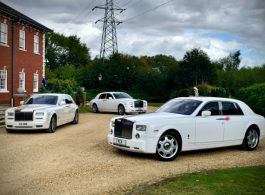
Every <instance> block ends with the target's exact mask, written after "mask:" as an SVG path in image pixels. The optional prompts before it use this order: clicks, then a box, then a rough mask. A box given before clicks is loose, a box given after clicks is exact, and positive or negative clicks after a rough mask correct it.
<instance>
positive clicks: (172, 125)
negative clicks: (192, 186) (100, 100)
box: [108, 97, 265, 161]
mask: <svg viewBox="0 0 265 195" xmlns="http://www.w3.org/2000/svg"><path fill="white" fill-rule="evenodd" d="M109 129H110V131H109V135H108V143H109V144H110V145H112V146H114V147H116V148H118V149H122V150H128V151H132V152H141V153H151V154H152V153H153V154H155V156H156V158H157V159H159V160H164V161H169V160H173V159H175V158H176V157H177V156H178V154H179V153H180V152H181V151H189V150H199V149H207V148H218V147H225V146H235V145H241V147H242V148H243V149H244V150H248V151H251V150H255V149H256V148H257V146H258V144H259V140H260V139H262V138H264V137H265V119H264V117H263V116H260V115H257V114H255V113H254V112H253V111H252V110H251V109H250V108H249V107H248V106H247V105H246V104H245V103H244V102H242V101H239V100H235V99H228V98H214V97H189V98H184V97H183V98H175V99H172V100H170V101H168V102H167V103H165V104H164V105H162V106H161V107H160V108H158V109H157V110H156V111H155V112H154V113H148V114H143V115H135V116H122V117H115V118H113V119H111V121H110V127H109Z"/></svg>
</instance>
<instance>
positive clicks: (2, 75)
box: [0, 70, 8, 92]
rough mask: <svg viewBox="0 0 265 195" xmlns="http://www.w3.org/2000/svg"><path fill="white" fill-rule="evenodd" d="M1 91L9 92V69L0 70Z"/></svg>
mask: <svg viewBox="0 0 265 195" xmlns="http://www.w3.org/2000/svg"><path fill="white" fill-rule="evenodd" d="M0 79H1V80H0V92H8V91H7V71H6V70H0Z"/></svg>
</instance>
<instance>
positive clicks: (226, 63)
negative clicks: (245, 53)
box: [219, 50, 241, 70]
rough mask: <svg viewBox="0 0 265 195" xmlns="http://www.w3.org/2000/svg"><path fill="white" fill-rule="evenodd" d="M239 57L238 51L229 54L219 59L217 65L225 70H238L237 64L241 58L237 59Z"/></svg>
mask: <svg viewBox="0 0 265 195" xmlns="http://www.w3.org/2000/svg"><path fill="white" fill-rule="evenodd" d="M240 55H241V53H240V50H238V51H236V52H234V53H230V54H229V55H228V56H227V57H225V58H221V59H220V60H219V63H220V64H221V65H222V66H223V68H224V69H226V70H233V69H238V67H239V64H240V62H241V58H240V57H239V56H240Z"/></svg>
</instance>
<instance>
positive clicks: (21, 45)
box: [19, 30, 26, 50]
mask: <svg viewBox="0 0 265 195" xmlns="http://www.w3.org/2000/svg"><path fill="white" fill-rule="evenodd" d="M22 34H23V35H24V37H21V35H22ZM25 40H26V33H25V31H24V30H20V31H19V48H20V49H22V50H25V48H26V45H25V42H26V41H25Z"/></svg>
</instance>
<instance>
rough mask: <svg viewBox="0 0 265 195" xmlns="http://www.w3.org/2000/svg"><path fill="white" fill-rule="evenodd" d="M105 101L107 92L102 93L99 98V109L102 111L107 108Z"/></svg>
mask: <svg viewBox="0 0 265 195" xmlns="http://www.w3.org/2000/svg"><path fill="white" fill-rule="evenodd" d="M105 101H106V94H105V93H102V94H101V95H100V96H99V98H98V100H97V105H98V109H99V110H100V111H104V110H106V109H105V107H104V105H105V104H104V103H105Z"/></svg>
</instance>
